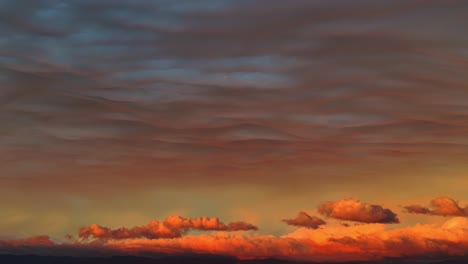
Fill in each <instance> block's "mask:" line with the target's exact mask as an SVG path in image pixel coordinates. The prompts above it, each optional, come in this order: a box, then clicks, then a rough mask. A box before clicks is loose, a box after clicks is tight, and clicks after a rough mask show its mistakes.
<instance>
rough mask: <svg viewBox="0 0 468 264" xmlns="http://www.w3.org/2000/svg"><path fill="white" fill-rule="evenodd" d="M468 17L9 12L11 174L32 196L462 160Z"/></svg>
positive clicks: (0, 18)
mask: <svg viewBox="0 0 468 264" xmlns="http://www.w3.org/2000/svg"><path fill="white" fill-rule="evenodd" d="M266 5H267V6H268V8H265V6H266ZM467 7H468V5H467V4H466V3H465V2H463V1H447V2H443V1H378V2H376V1H368V0H360V1H352V2H349V3H348V2H344V1H301V0H298V1H292V2H289V1H288V3H285V2H284V1H177V3H175V2H173V1H67V2H63V1H54V0H40V1H2V2H0V10H1V12H0V31H1V32H2V35H3V36H4V38H3V39H2V40H1V41H0V50H1V51H0V86H1V87H2V88H1V89H0V106H1V109H2V111H1V113H0V120H1V122H2V131H1V135H0V146H1V148H0V149H1V150H0V153H2V155H0V156H1V157H2V158H0V165H1V166H2V168H4V171H5V174H6V175H8V176H9V177H10V176H11V177H14V176H22V177H21V178H20V179H21V181H27V180H28V179H30V180H31V181H34V177H36V176H34V177H33V176H31V174H32V172H34V175H38V176H44V175H46V176H44V177H49V179H50V181H51V182H54V183H58V182H60V178H62V177H63V176H62V175H64V172H65V171H66V172H67V174H74V175H70V177H74V178H77V179H82V181H84V182H88V181H91V180H93V181H95V182H96V184H99V183H101V184H104V183H106V182H107V180H106V179H108V177H111V176H110V175H112V177H117V178H118V177H119V175H122V174H124V173H130V172H131V173H132V174H133V173H138V174H139V175H141V176H140V179H139V180H138V181H135V184H138V183H140V184H143V182H146V180H145V179H149V178H154V177H156V176H157V175H162V174H165V175H166V174H170V175H180V176H173V178H178V177H186V178H187V179H186V180H187V181H192V180H191V179H195V178H196V177H190V176H187V175H189V174H191V173H197V176H198V177H197V178H196V179H197V180H196V181H197V182H200V183H201V184H203V182H206V181H207V180H204V179H201V178H200V177H207V178H210V181H209V182H213V181H229V179H230V178H232V177H228V176H226V177H221V176H220V177H218V176H217V177H212V174H213V173H216V174H217V173H218V171H219V168H224V170H223V171H225V173H226V174H229V173H233V175H237V177H236V181H238V180H239V178H238V177H243V176H239V175H244V172H245V171H250V172H252V171H255V170H259V171H264V169H265V168H271V169H273V170H274V169H275V168H281V167H287V166H306V165H307V166H314V165H317V166H319V165H320V166H322V165H324V164H337V163H340V162H349V161H354V160H357V159H358V158H357V157H359V160H362V161H367V160H369V159H374V158H379V157H384V158H386V157H390V158H392V159H398V158H400V157H407V156H411V157H424V158H425V160H428V161H430V160H432V159H436V158H437V157H438V156H443V157H446V156H450V155H456V156H457V157H458V156H460V155H461V154H466V145H467V144H468V142H467V141H466V137H465V135H466V133H467V132H468V126H467V125H466V124H467V123H468V122H467V121H468V120H467V119H468V107H467V105H468V97H467V93H466V90H467V89H468V87H467V77H466V76H468V74H467V72H466V67H465V66H466V65H467V63H468V62H467V59H466V44H467V43H468V37H466V34H464V31H465V27H464V26H463V25H464V24H466V19H465V18H464V15H465V14H466V11H467ZM3 154H4V155H3ZM7 154H8V155H7ZM104 168H105V169H106V171H104V170H103V169H104ZM46 172H47V173H46ZM93 175H99V177H94V176H93ZM200 175H204V176H200ZM245 175H247V174H245ZM212 178H216V179H215V180H212ZM275 178H278V176H271V177H270V178H269V180H271V182H276V181H281V179H275ZM338 178H339V179H338ZM252 179H253V178H252V177H249V178H248V179H247V176H246V177H245V179H242V180H246V181H247V180H249V181H250V180H252ZM255 179H256V181H263V179H262V177H256V178H255ZM327 179H329V181H341V180H342V179H341V178H340V176H333V177H329V178H327ZM36 181H37V180H36ZM78 181H79V180H78ZM37 182H40V181H37ZM116 182H117V181H116ZM38 184H40V183H38ZM75 186H78V185H75Z"/></svg>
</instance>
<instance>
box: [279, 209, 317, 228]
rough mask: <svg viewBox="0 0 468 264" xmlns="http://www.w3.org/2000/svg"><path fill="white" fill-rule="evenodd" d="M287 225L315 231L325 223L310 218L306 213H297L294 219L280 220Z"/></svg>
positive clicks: (315, 218) (314, 217) (312, 217)
mask: <svg viewBox="0 0 468 264" xmlns="http://www.w3.org/2000/svg"><path fill="white" fill-rule="evenodd" d="M282 221H283V222H285V223H286V224H288V225H293V226H301V227H307V228H312V229H317V228H319V227H320V226H321V225H325V224H326V222H325V221H323V220H322V219H320V218H318V217H316V216H310V215H308V214H307V213H306V212H299V213H298V214H297V216H296V218H294V219H284V220H282Z"/></svg>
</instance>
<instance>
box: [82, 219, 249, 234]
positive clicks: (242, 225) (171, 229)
mask: <svg viewBox="0 0 468 264" xmlns="http://www.w3.org/2000/svg"><path fill="white" fill-rule="evenodd" d="M190 230H199V231H249V230H258V228H257V227H256V226H254V225H252V224H249V223H246V222H240V221H239V222H232V223H229V224H224V223H223V222H220V221H219V219H218V218H217V217H213V218H208V217H199V218H182V217H180V216H170V217H168V218H166V219H165V220H164V221H161V222H159V221H155V220H153V221H151V222H149V223H148V224H147V225H144V226H136V227H133V228H126V227H121V228H118V229H114V230H112V229H110V228H108V227H103V226H100V225H97V224H92V225H90V226H87V227H82V228H80V230H79V237H81V238H89V237H94V238H100V239H129V238H149V239H158V238H176V237H181V236H182V235H184V234H186V233H187V232H188V231H190Z"/></svg>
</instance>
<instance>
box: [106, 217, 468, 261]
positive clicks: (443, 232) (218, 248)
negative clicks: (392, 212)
mask: <svg viewBox="0 0 468 264" xmlns="http://www.w3.org/2000/svg"><path fill="white" fill-rule="evenodd" d="M105 246H106V247H110V248H115V249H119V250H122V251H124V252H126V253H135V254H138V252H148V251H155V252H164V253H173V254H178V253H180V254H182V253H198V254H216V255H228V256H235V257H237V258H240V259H254V258H286V259H296V260H310V261H353V260H378V259H383V258H385V257H437V256H462V255H466V254H467V253H468V220H467V219H466V218H462V217H458V218H453V219H450V220H449V221H447V222H446V223H444V224H443V225H421V224H417V225H415V226H412V227H407V228H401V229H394V230H386V225H384V224H369V225H358V226H350V227H343V226H334V227H330V226H325V227H324V228H321V229H310V228H300V229H298V230H296V231H294V232H293V233H290V234H288V235H285V236H282V237H275V236H249V235H240V234H230V233H226V232H219V233H215V234H211V235H206V234H204V235H199V236H191V235H190V236H185V237H180V238H175V239H157V240H150V239H129V240H108V241H106V242H105Z"/></svg>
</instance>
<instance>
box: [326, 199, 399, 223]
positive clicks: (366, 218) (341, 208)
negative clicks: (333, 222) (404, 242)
mask: <svg viewBox="0 0 468 264" xmlns="http://www.w3.org/2000/svg"><path fill="white" fill-rule="evenodd" d="M318 212H319V213H321V214H323V215H325V216H327V217H332V218H336V219H340V220H347V221H355V222H362V223H388V224H396V223H400V220H398V217H397V215H396V214H395V213H394V212H392V211H391V210H390V209H387V208H383V207H382V206H380V205H374V204H368V203H364V202H361V201H359V200H356V199H341V200H338V201H335V202H326V203H324V204H322V205H320V206H319V207H318Z"/></svg>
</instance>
